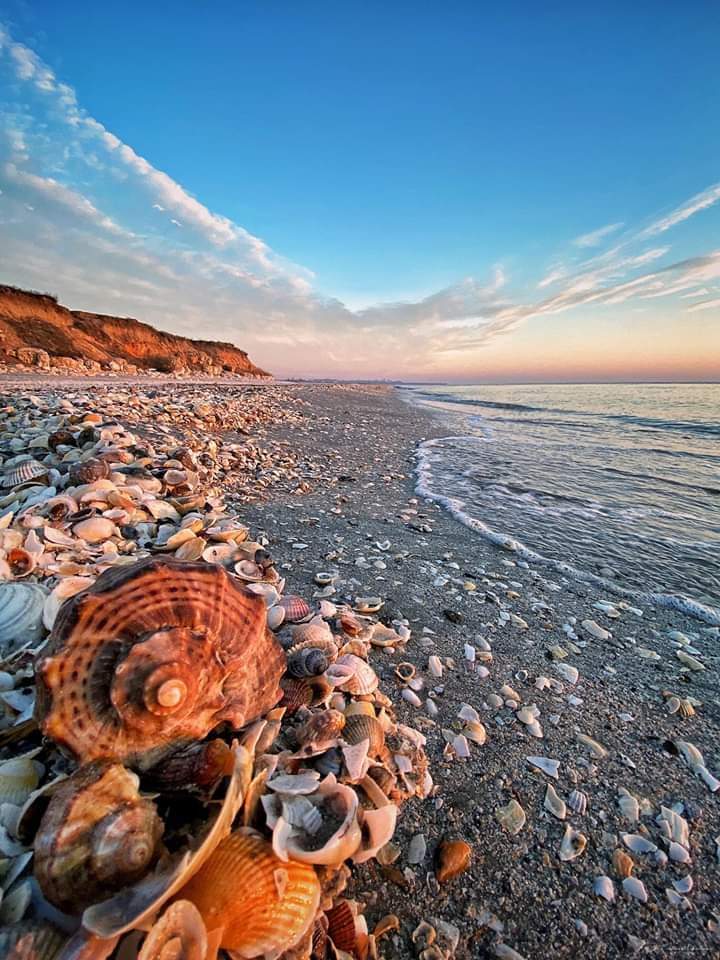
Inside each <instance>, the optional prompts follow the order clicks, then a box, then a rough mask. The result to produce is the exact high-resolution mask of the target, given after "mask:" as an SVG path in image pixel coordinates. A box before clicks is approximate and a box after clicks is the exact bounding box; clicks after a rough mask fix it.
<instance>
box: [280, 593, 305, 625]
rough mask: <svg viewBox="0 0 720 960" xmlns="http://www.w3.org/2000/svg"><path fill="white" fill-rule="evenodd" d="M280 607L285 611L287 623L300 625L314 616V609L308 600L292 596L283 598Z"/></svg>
mask: <svg viewBox="0 0 720 960" xmlns="http://www.w3.org/2000/svg"><path fill="white" fill-rule="evenodd" d="M279 604H280V606H281V607H282V608H283V610H284V611H285V620H286V622H287V623H300V622H301V621H303V620H307V618H308V617H309V616H310V615H311V614H312V608H311V606H310V604H309V603H308V602H307V600H303V598H302V597H298V596H295V595H293V594H290V595H289V596H287V597H281V599H280V601H279Z"/></svg>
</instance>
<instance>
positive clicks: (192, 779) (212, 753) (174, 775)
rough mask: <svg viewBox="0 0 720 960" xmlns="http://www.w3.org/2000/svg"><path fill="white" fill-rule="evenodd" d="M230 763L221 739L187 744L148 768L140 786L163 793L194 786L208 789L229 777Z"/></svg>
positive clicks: (225, 745)
mask: <svg viewBox="0 0 720 960" xmlns="http://www.w3.org/2000/svg"><path fill="white" fill-rule="evenodd" d="M233 764H234V760H233V753H232V750H231V749H230V747H229V746H228V745H227V744H226V743H225V741H224V740H220V739H214V740H209V741H208V742H206V743H189V744H185V745H183V746H182V747H180V749H179V750H176V751H174V752H173V753H171V754H170V755H169V756H164V757H163V758H162V760H161V761H160V763H159V764H158V765H157V766H156V767H151V768H150V769H149V770H147V771H146V773H145V774H144V776H143V785H144V786H145V787H146V788H148V789H153V790H160V791H163V792H165V791H175V790H178V791H185V790H188V789H192V788H194V787H195V788H199V789H201V790H206V791H210V790H212V789H213V788H214V787H215V786H216V785H217V784H218V783H219V781H220V780H221V779H222V778H223V777H227V776H230V774H231V773H232V769H233Z"/></svg>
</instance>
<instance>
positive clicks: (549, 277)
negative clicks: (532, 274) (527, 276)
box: [538, 266, 567, 290]
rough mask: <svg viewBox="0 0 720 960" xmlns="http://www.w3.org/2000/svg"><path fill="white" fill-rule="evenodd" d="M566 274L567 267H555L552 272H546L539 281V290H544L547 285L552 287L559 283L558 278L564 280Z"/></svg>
mask: <svg viewBox="0 0 720 960" xmlns="http://www.w3.org/2000/svg"><path fill="white" fill-rule="evenodd" d="M566 276H567V267H563V266H558V267H553V268H552V269H551V270H550V272H549V273H548V274H546V275H545V276H544V277H543V278H542V280H541V281H540V282H539V283H538V290H543V289H544V288H545V287H551V286H552V285H553V284H554V283H557V282H558V280H564V279H565V277H566Z"/></svg>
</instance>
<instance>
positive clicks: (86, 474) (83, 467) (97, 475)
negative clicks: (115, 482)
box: [70, 457, 110, 486]
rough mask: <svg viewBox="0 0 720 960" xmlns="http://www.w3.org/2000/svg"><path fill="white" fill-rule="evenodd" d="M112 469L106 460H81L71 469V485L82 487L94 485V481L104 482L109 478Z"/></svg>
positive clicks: (92, 458)
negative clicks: (87, 484) (88, 484)
mask: <svg viewBox="0 0 720 960" xmlns="http://www.w3.org/2000/svg"><path fill="white" fill-rule="evenodd" d="M109 474H110V467H109V466H108V465H107V462H106V461H105V460H97V459H96V458H94V457H91V458H90V459H89V460H80V461H79V462H78V463H74V464H73V465H72V466H71V467H70V483H71V484H73V486H81V485H84V484H86V483H92V482H93V481H94V480H104V479H105V477H107V476H109Z"/></svg>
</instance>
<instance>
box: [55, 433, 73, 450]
mask: <svg viewBox="0 0 720 960" xmlns="http://www.w3.org/2000/svg"><path fill="white" fill-rule="evenodd" d="M48 446H49V447H50V449H51V450H57V448H58V447H74V446H75V436H74V435H73V434H72V433H70V431H69V430H56V431H55V433H51V434H50V436H49V437H48Z"/></svg>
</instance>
